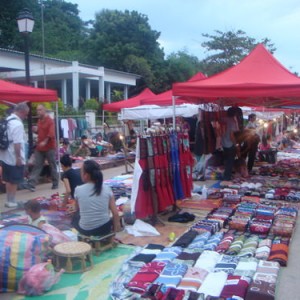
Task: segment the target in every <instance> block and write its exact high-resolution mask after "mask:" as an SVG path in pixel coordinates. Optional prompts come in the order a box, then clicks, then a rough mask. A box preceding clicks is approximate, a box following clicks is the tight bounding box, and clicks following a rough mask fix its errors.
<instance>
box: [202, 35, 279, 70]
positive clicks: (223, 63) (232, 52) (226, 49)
mask: <svg viewBox="0 0 300 300" xmlns="http://www.w3.org/2000/svg"><path fill="white" fill-rule="evenodd" d="M202 36H203V37H205V38H208V39H209V40H208V41H206V42H203V43H202V44H201V45H202V47H204V48H206V50H207V52H209V53H211V52H213V54H211V55H209V56H207V57H206V58H205V59H204V60H203V61H202V62H201V63H202V64H203V69H204V72H205V73H206V74H208V75H212V74H215V73H219V72H221V71H224V70H226V69H228V68H230V67H232V66H233V65H235V64H237V63H238V62H240V60H241V59H242V58H244V57H245V56H246V55H248V54H249V52H250V51H251V50H252V49H253V48H254V47H255V46H256V45H257V44H258V43H263V44H264V45H265V46H266V47H267V48H268V49H269V51H270V52H271V53H274V51H275V50H276V48H275V47H274V44H273V43H271V41H270V40H269V39H268V38H264V39H262V40H261V41H257V40H256V39H254V38H251V37H248V36H247V35H246V33H245V32H244V31H242V30H237V31H233V30H232V31H227V32H222V31H220V30H215V35H210V34H202Z"/></svg>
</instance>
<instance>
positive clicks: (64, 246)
mask: <svg viewBox="0 0 300 300" xmlns="http://www.w3.org/2000/svg"><path fill="white" fill-rule="evenodd" d="M53 253H54V266H55V269H56V270H57V271H59V270H60V269H65V272H66V273H81V272H85V271H88V270H91V269H92V268H93V258H92V248H91V246H90V245H89V244H87V243H84V242H66V243H61V244H58V245H56V246H55V247H54V249H53ZM78 265H79V267H78Z"/></svg>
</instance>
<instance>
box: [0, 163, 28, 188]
mask: <svg viewBox="0 0 300 300" xmlns="http://www.w3.org/2000/svg"><path fill="white" fill-rule="evenodd" d="M24 170H25V166H24V165H22V166H10V165H8V164H6V163H4V162H2V180H3V181H5V182H9V183H12V184H19V183H21V182H23V180H24Z"/></svg>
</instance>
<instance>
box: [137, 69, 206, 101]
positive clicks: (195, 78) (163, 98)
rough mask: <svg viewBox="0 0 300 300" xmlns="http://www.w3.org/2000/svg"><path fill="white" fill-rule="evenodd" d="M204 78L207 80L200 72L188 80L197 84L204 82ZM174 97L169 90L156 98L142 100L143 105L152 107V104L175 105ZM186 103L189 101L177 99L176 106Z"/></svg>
mask: <svg viewBox="0 0 300 300" xmlns="http://www.w3.org/2000/svg"><path fill="white" fill-rule="evenodd" d="M204 78H206V76H205V75H204V74H203V73H201V72H198V73H197V74H195V75H194V76H193V77H191V78H190V79H189V80H188V82H197V81H199V80H203V79H204ZM172 96H173V91H172V90H168V91H166V92H163V93H160V94H158V95H155V96H154V97H151V98H148V99H144V100H142V105H152V104H154V105H159V106H168V105H173V101H172ZM186 102H187V101H185V100H184V99H182V98H178V99H176V104H183V103H186Z"/></svg>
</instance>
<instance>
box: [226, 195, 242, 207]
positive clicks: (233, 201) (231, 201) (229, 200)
mask: <svg viewBox="0 0 300 300" xmlns="http://www.w3.org/2000/svg"><path fill="white" fill-rule="evenodd" d="M240 202H241V195H234V194H226V195H224V197H223V203H224V205H225V206H235V205H237V204H238V203H240Z"/></svg>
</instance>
